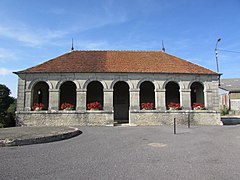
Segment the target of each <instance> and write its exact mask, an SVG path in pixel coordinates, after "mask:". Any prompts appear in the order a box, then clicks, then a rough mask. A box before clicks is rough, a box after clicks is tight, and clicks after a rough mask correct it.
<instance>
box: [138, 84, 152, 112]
mask: <svg viewBox="0 0 240 180" xmlns="http://www.w3.org/2000/svg"><path fill="white" fill-rule="evenodd" d="M154 89H155V88H154V84H153V83H152V82H150V81H145V82H143V83H141V85H140V109H154V108H155V92H154Z"/></svg>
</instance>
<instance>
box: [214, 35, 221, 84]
mask: <svg viewBox="0 0 240 180" xmlns="http://www.w3.org/2000/svg"><path fill="white" fill-rule="evenodd" d="M220 41H221V38H219V39H218V40H217V43H216V47H215V55H216V64H217V73H218V75H219V77H218V86H220V74H219V67H218V48H217V45H218V43H219V42H220Z"/></svg>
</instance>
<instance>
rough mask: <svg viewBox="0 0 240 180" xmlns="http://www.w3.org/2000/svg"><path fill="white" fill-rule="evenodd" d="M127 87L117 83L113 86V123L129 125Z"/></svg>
mask: <svg viewBox="0 0 240 180" xmlns="http://www.w3.org/2000/svg"><path fill="white" fill-rule="evenodd" d="M129 101H130V100H129V85H128V83H127V82H125V81H118V82H115V83H114V86H113V107H114V121H115V123H129V105H130V102H129Z"/></svg>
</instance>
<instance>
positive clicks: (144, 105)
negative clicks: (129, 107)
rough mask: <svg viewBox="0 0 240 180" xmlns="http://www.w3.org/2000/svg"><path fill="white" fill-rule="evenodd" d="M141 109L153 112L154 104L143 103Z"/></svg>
mask: <svg viewBox="0 0 240 180" xmlns="http://www.w3.org/2000/svg"><path fill="white" fill-rule="evenodd" d="M141 109H146V110H151V109H154V103H149V102H148V103H141Z"/></svg>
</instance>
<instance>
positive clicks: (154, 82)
mask: <svg viewBox="0 0 240 180" xmlns="http://www.w3.org/2000/svg"><path fill="white" fill-rule="evenodd" d="M145 81H149V82H151V83H153V85H154V88H155V89H159V84H158V83H157V82H156V81H154V80H153V79H152V78H143V79H141V80H140V81H139V82H138V83H137V89H140V86H141V84H142V83H143V82H145Z"/></svg>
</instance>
